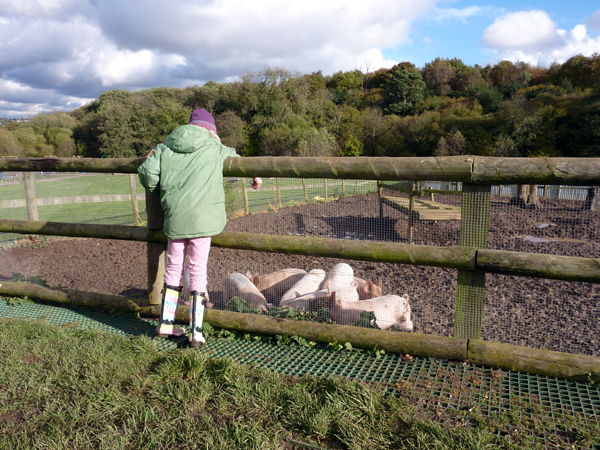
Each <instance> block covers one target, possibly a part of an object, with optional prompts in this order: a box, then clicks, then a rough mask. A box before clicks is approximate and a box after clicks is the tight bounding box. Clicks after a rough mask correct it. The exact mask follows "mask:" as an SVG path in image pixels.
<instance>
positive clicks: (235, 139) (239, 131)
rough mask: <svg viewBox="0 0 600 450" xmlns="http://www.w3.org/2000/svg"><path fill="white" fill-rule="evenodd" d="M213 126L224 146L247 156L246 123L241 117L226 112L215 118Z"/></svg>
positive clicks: (231, 112) (228, 111)
mask: <svg viewBox="0 0 600 450" xmlns="http://www.w3.org/2000/svg"><path fill="white" fill-rule="evenodd" d="M215 125H216V126H217V130H218V132H219V137H220V138H221V142H222V143H223V144H224V145H227V146H228V147H232V148H235V149H236V150H237V151H238V153H240V154H242V155H244V156H247V155H248V149H246V148H245V145H246V144H247V142H248V135H247V132H246V123H245V122H244V121H243V120H242V118H241V117H239V116H238V115H237V114H236V113H234V112H233V111H231V110H227V111H225V112H224V113H223V114H220V115H218V116H216V117H215Z"/></svg>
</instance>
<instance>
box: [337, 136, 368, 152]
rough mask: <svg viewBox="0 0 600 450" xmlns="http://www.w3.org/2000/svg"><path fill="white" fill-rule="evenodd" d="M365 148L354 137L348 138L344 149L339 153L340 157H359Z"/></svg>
mask: <svg viewBox="0 0 600 450" xmlns="http://www.w3.org/2000/svg"><path fill="white" fill-rule="evenodd" d="M364 148H365V146H364V145H363V143H362V142H360V140H359V139H358V138H357V137H356V136H352V135H351V136H350V137H349V138H348V139H347V140H346V143H345V144H344V148H343V149H342V150H341V151H340V156H360V155H362V154H363V151H364Z"/></svg>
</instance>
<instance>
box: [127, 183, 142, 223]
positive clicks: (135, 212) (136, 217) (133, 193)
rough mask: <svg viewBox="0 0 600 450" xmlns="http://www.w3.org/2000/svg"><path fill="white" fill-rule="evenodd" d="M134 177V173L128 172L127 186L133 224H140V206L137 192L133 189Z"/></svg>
mask: <svg viewBox="0 0 600 450" xmlns="http://www.w3.org/2000/svg"><path fill="white" fill-rule="evenodd" d="M135 179H136V174H134V173H130V174H129V187H130V189H131V205H132V207H133V224H134V225H139V224H140V207H139V206H138V201H137V192H136V189H135Z"/></svg>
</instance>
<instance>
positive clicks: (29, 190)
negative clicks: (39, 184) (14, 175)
mask: <svg viewBox="0 0 600 450" xmlns="http://www.w3.org/2000/svg"><path fill="white" fill-rule="evenodd" d="M23 184H24V185H25V202H26V204H27V218H28V220H39V218H38V217H39V216H38V209H37V195H36V193H35V172H23Z"/></svg>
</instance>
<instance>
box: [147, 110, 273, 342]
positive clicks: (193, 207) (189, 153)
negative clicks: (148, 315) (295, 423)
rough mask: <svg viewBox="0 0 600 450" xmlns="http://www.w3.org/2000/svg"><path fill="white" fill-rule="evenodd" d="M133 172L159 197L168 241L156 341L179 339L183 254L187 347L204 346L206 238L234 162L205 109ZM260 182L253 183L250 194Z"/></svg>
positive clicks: (221, 219) (213, 229) (218, 222)
mask: <svg viewBox="0 0 600 450" xmlns="http://www.w3.org/2000/svg"><path fill="white" fill-rule="evenodd" d="M147 156H148V159H147V160H146V161H145V162H144V164H142V165H141V166H140V167H139V169H138V174H139V177H140V182H141V183H142V185H143V186H144V187H145V188H146V189H148V190H149V191H150V193H151V194H153V195H155V196H157V197H160V203H161V205H162V209H163V211H164V217H165V218H164V233H165V235H166V236H167V238H168V244H167V268H166V271H165V281H164V288H163V298H162V308H161V313H160V324H159V326H158V328H157V329H156V334H157V335H159V336H161V337H167V336H181V335H182V334H183V333H184V330H183V329H182V328H180V327H177V326H175V311H176V309H177V304H178V303H179V300H180V298H181V291H182V287H181V286H180V283H181V278H182V276H183V263H184V260H185V255H186V252H187V254H188V268H189V275H190V335H189V340H190V345H191V346H192V347H198V346H200V345H202V344H203V343H204V342H205V339H204V337H203V336H202V319H203V316H204V307H205V306H206V284H207V279H206V267H207V262H208V253H209V250H210V240H211V236H214V235H215V234H219V233H220V232H221V231H223V229H224V228H225V225H226V223H227V216H226V213H225V192H224V190H223V162H224V161H225V159H227V158H230V157H237V156H239V155H237V154H236V153H235V150H234V149H233V148H229V147H225V146H224V145H223V144H221V141H220V139H219V137H218V135H217V128H216V127H215V121H214V119H213V117H212V115H211V114H210V113H209V112H208V111H206V110H205V109H196V110H194V111H192V114H191V116H190V121H189V124H188V125H182V126H180V127H177V128H175V130H174V131H173V132H172V133H171V134H170V135H169V136H168V137H167V139H166V141H165V143H164V144H159V145H157V146H156V148H155V149H154V150H153V151H151V152H150V153H149V154H148V155H147ZM261 184H262V180H261V179H260V178H258V177H256V178H254V180H253V184H252V188H253V189H258V188H259V187H260V185H261Z"/></svg>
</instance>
